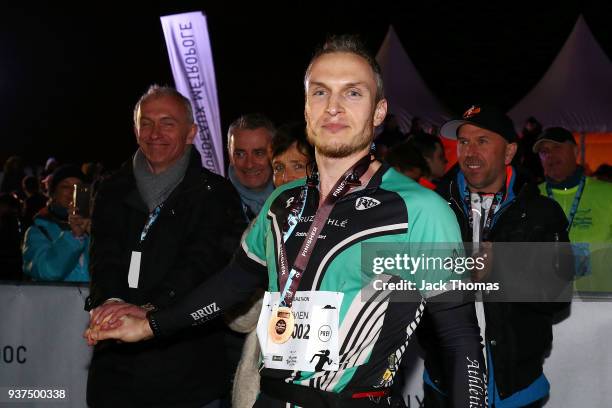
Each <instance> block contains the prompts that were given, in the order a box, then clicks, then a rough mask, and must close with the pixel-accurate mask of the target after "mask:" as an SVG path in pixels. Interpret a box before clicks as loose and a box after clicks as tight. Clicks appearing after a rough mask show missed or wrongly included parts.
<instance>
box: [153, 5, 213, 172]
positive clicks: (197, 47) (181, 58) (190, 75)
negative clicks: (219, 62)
mask: <svg viewBox="0 0 612 408" xmlns="http://www.w3.org/2000/svg"><path fill="white" fill-rule="evenodd" d="M161 24H162V28H163V30H164V37H165V39H166V46H167V48H168V56H169V57H170V66H171V67H172V75H173V76H174V83H175V85H176V89H177V90H178V91H179V92H180V93H182V94H183V95H185V96H186V97H188V98H189V100H191V104H192V105H193V115H194V119H195V121H196V124H197V125H198V134H197V136H196V138H195V139H194V141H193V144H194V145H195V146H196V148H197V149H198V151H199V152H200V155H201V156H202V165H203V166H204V167H206V168H207V169H209V170H210V171H212V172H215V173H217V174H220V175H224V173H225V171H224V170H225V166H224V164H223V142H222V140H223V139H222V137H221V120H220V116H219V102H218V100H217V85H216V82H215V68H214V66H213V59H212V52H211V49H210V38H209V37H208V25H207V24H206V16H204V14H202V13H201V12H192V13H183V14H174V15H170V16H162V17H161Z"/></svg>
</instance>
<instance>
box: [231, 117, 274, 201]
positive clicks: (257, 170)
mask: <svg viewBox="0 0 612 408" xmlns="http://www.w3.org/2000/svg"><path fill="white" fill-rule="evenodd" d="M271 141H272V136H271V135H270V132H269V131H268V130H267V129H265V128H257V129H236V130H235V131H234V133H233V134H232V135H230V144H229V157H230V163H231V164H232V166H234V169H235V171H236V177H237V178H238V181H239V182H240V184H242V185H243V186H245V187H246V188H250V189H252V190H261V189H263V188H265V187H266V185H267V184H268V182H269V181H270V178H271V177H272V166H270V159H271V156H272V153H271V148H270V143H271Z"/></svg>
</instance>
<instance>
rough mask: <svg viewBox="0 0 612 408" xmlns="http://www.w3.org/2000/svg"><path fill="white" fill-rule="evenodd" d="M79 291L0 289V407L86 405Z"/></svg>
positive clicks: (83, 291) (85, 318) (82, 290)
mask: <svg viewBox="0 0 612 408" xmlns="http://www.w3.org/2000/svg"><path fill="white" fill-rule="evenodd" d="M87 293H88V289H87V288H86V287H84V286H74V285H66V286H56V285H53V286H47V285H2V284H0V310H1V311H2V319H0V407H21V406H23V407H43V408H44V407H75V408H82V407H85V406H86V403H85V391H86V386H87V370H88V367H89V360H90V359H91V352H92V349H91V348H90V347H88V346H87V343H86V342H85V340H84V339H83V337H82V333H83V331H84V330H85V328H86V327H87V324H88V322H89V314H88V313H87V312H86V311H85V310H83V305H84V303H85V298H86V297H87Z"/></svg>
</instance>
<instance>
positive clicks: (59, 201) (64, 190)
mask: <svg viewBox="0 0 612 408" xmlns="http://www.w3.org/2000/svg"><path fill="white" fill-rule="evenodd" d="M82 183H83V182H82V181H81V179H80V178H77V177H67V178H65V179H63V180H62V181H60V182H59V183H58V184H57V186H55V191H54V192H53V203H54V204H56V205H58V206H60V207H63V208H68V206H70V203H71V202H72V192H73V190H74V185H75V184H76V185H77V186H80V185H81V184H82Z"/></svg>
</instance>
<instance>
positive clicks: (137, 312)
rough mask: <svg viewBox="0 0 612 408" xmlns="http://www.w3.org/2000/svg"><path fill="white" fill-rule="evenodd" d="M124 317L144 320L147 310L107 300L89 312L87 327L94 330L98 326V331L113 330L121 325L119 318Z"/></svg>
mask: <svg viewBox="0 0 612 408" xmlns="http://www.w3.org/2000/svg"><path fill="white" fill-rule="evenodd" d="M126 315H131V316H134V317H138V318H141V319H144V318H145V317H146V315H147V310H146V309H144V308H142V307H140V306H136V305H133V304H131V303H125V302H123V301H120V300H107V301H106V302H105V303H104V304H102V305H101V306H98V307H96V308H95V309H93V310H92V311H91V316H90V318H89V327H90V328H95V327H96V326H99V329H100V330H110V329H115V328H117V327H119V326H120V325H121V321H120V319H121V317H123V316H126Z"/></svg>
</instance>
